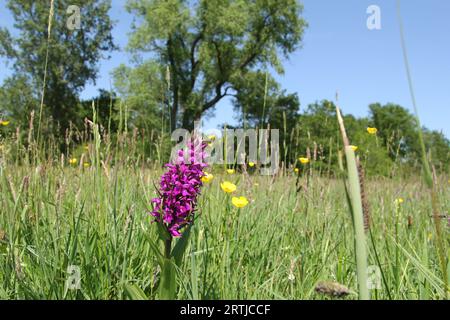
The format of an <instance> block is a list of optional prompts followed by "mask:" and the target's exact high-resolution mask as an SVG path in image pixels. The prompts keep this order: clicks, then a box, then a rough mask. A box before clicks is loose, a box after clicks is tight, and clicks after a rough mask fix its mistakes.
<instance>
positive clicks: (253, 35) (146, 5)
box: [127, 0, 306, 129]
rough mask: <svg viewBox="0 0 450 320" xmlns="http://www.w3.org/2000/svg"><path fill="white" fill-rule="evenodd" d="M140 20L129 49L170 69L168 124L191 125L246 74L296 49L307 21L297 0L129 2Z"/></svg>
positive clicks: (273, 64)
mask: <svg viewBox="0 0 450 320" xmlns="http://www.w3.org/2000/svg"><path fill="white" fill-rule="evenodd" d="M127 9H128V10H129V11H130V12H131V13H133V14H134V15H135V16H136V17H137V18H138V19H139V21H141V23H140V24H139V25H136V26H135V27H134V31H133V33H132V34H131V38H130V42H129V49H130V50H131V52H133V53H135V54H137V55H138V54H140V53H143V52H151V53H152V59H153V60H154V61H156V62H158V63H160V64H161V65H163V66H168V70H169V72H168V75H169V76H168V77H167V78H168V81H169V83H170V85H169V86H168V90H169V93H168V95H167V101H168V103H169V108H170V114H169V119H170V127H171V129H174V128H176V127H177V126H179V125H182V126H183V127H184V128H192V127H193V121H194V120H195V119H199V118H200V117H201V115H203V114H204V113H205V112H208V111H211V110H212V109H213V108H214V106H215V105H216V104H217V103H218V102H219V101H220V100H221V99H223V98H224V97H226V96H229V95H231V94H232V92H233V91H235V90H236V89H238V84H239V83H242V82H243V78H245V77H247V76H251V74H252V73H251V71H253V70H257V69H260V68H262V67H264V68H266V67H269V66H271V67H273V68H274V69H275V70H276V71H277V72H280V73H281V72H282V71H283V69H282V66H281V63H280V58H282V57H288V56H289V54H290V53H292V52H293V51H294V50H296V49H297V48H298V47H299V45H300V43H301V39H302V34H303V30H304V28H305V26H306V23H305V21H304V20H303V19H302V18H301V16H300V14H301V12H302V6H301V4H300V3H299V2H298V1H297V0H257V1H246V0H198V1H186V0H164V1H163V0H129V1H128V2H127Z"/></svg>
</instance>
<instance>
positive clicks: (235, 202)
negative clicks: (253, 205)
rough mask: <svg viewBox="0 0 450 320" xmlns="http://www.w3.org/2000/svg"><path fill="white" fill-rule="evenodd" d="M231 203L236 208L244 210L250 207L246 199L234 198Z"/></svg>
mask: <svg viewBox="0 0 450 320" xmlns="http://www.w3.org/2000/svg"><path fill="white" fill-rule="evenodd" d="M231 202H232V203H233V205H234V206H235V207H236V208H244V207H245V206H246V205H248V200H247V198H246V197H233V198H232V199H231Z"/></svg>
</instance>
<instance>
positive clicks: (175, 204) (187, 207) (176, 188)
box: [151, 137, 208, 237]
mask: <svg viewBox="0 0 450 320" xmlns="http://www.w3.org/2000/svg"><path fill="white" fill-rule="evenodd" d="M206 146H207V143H206V142H204V141H202V139H201V138H199V137H196V138H195V139H193V140H191V141H190V142H189V143H188V144H187V150H179V151H178V157H177V159H176V161H175V163H173V164H171V163H169V164H166V167H167V168H168V171H167V172H165V173H164V174H163V175H162V177H161V181H160V187H159V197H158V198H154V199H153V200H152V206H153V211H152V212H151V215H152V216H153V217H154V218H155V221H156V222H161V221H162V223H163V224H164V226H165V227H166V229H167V231H168V232H169V233H170V235H171V236H172V237H180V236H181V229H182V228H183V227H185V226H187V225H189V224H191V223H192V222H193V220H194V216H195V211H196V206H197V199H198V196H199V195H200V190H201V187H202V186H203V183H202V180H201V178H202V177H203V176H204V173H203V169H204V168H205V167H207V166H208V165H207V163H206V162H205V158H206V154H205V148H206Z"/></svg>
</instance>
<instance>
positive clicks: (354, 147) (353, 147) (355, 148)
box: [350, 146, 358, 151]
mask: <svg viewBox="0 0 450 320" xmlns="http://www.w3.org/2000/svg"><path fill="white" fill-rule="evenodd" d="M350 148H352V150H353V151H356V150H358V147H357V146H350Z"/></svg>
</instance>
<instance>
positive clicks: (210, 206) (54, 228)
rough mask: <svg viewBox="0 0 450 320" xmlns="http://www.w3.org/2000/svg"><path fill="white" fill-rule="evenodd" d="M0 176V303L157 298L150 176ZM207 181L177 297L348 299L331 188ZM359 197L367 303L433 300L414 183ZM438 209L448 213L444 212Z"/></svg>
mask: <svg viewBox="0 0 450 320" xmlns="http://www.w3.org/2000/svg"><path fill="white" fill-rule="evenodd" d="M96 170H100V171H98V172H97V174H94V173H95V171H96ZM216 171H217V172H216ZM1 172H2V173H1V176H0V199H1V204H2V210H1V214H0V229H1V230H2V231H3V232H4V234H5V236H4V237H3V239H2V242H1V244H0V251H1V254H0V270H1V272H0V283H1V285H0V298H4V299H5V298H27V299H31V298H35V299H63V298H65V299H122V298H127V297H128V296H127V295H126V291H125V287H126V285H129V284H136V285H138V286H139V287H140V288H142V289H143V290H144V292H145V294H146V295H147V296H148V297H150V298H156V297H157V292H156V291H155V290H154V288H156V284H157V281H158V279H159V268H158V267H157V261H156V257H155V256H154V254H153V252H152V250H151V248H150V244H149V241H148V239H156V238H157V235H156V232H155V228H153V226H152V224H151V218H150V217H149V216H148V214H147V212H148V211H149V199H150V198H151V197H152V196H153V190H154V187H153V183H152V180H157V179H158V177H159V175H160V174H161V172H160V171H154V170H150V169H141V168H135V167H132V166H129V167H125V166H123V167H122V166H116V167H114V168H110V171H109V177H108V176H107V175H106V174H105V173H104V172H105V171H104V170H102V169H96V168H95V167H90V168H80V167H78V166H77V167H70V166H66V167H64V168H61V167H58V166H40V167H38V168H26V167H17V166H8V165H5V166H4V167H3V169H2V171H1ZM211 173H212V174H213V175H214V179H213V180H212V181H210V183H208V184H207V185H205V187H204V189H203V195H202V197H201V200H200V203H199V212H198V214H200V215H201V217H200V218H199V219H197V220H196V223H195V224H194V227H193V229H192V235H191V240H190V244H189V248H188V251H187V253H186V259H184V262H183V265H182V267H181V269H180V270H179V272H180V276H179V279H180V283H179V288H180V290H179V293H178V298H185V299H194V298H195V299H197V298H198V299H323V298H327V297H325V296H322V295H319V294H318V293H316V292H315V290H314V288H315V285H316V284H317V282H318V281H335V282H338V283H341V284H343V285H345V286H347V287H348V288H350V289H351V290H352V291H354V292H357V291H358V290H357V288H358V287H357V283H356V274H355V272H356V266H355V259H354V245H353V236H352V234H353V229H352V228H353V227H352V224H351V219H350V218H349V213H348V207H347V204H346V202H345V201H342V199H345V191H344V190H343V186H342V182H341V181H340V180H333V179H323V178H319V177H314V176H313V177H312V178H310V181H309V185H308V188H307V189H302V190H301V191H300V192H298V193H297V192H296V179H297V177H296V176H294V175H292V176H288V177H277V178H275V179H273V178H272V177H261V176H256V175H255V176H246V175H242V174H239V173H236V174H234V175H229V174H226V173H223V170H222V168H220V169H219V168H217V170H212V171H211ZM225 180H228V181H230V182H232V183H234V184H236V186H237V193H236V194H237V195H239V196H245V197H246V198H247V199H248V201H249V204H248V205H247V206H245V207H244V208H240V209H238V208H236V207H235V206H233V205H232V203H231V198H232V195H230V194H227V193H225V192H223V190H222V189H221V187H220V183H221V182H223V181H225ZM299 183H300V184H303V183H306V177H303V176H301V177H300V182H299ZM255 184H256V185H255ZM439 186H440V187H439V195H440V197H441V199H450V197H449V188H448V178H445V177H442V178H441V180H440V184H439ZM367 190H368V192H367V193H368V199H369V202H370V205H371V209H372V220H373V221H372V229H371V237H372V241H370V240H369V241H368V242H369V247H368V252H369V265H375V266H379V267H380V268H381V271H382V275H383V279H382V281H381V289H380V290H372V291H371V295H372V298H373V299H388V298H392V299H437V298H443V284H442V280H440V279H442V277H441V275H440V268H439V266H438V263H439V262H438V259H437V256H436V249H435V246H434V245H433V239H432V237H433V234H434V231H433V223H432V220H431V219H432V214H431V212H432V210H431V204H430V203H429V201H426V200H427V195H426V193H425V189H424V187H423V186H422V184H421V183H420V181H419V179H418V178H417V180H416V179H410V180H400V179H396V180H388V179H372V180H369V181H368V182H367ZM398 198H403V199H404V202H403V203H401V204H398V201H397V202H396V199H398ZM443 205H445V206H446V207H445V208H447V210H448V205H449V203H448V201H447V203H445V202H444V203H443ZM445 208H443V209H445ZM443 211H445V210H443ZM430 234H431V236H430ZM375 249H376V250H375ZM70 265H76V266H79V267H80V270H81V289H80V290H66V287H65V285H66V280H67V279H68V277H69V275H68V274H67V268H68V266H70ZM356 298H357V296H356V295H350V296H348V297H347V299H356Z"/></svg>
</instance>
